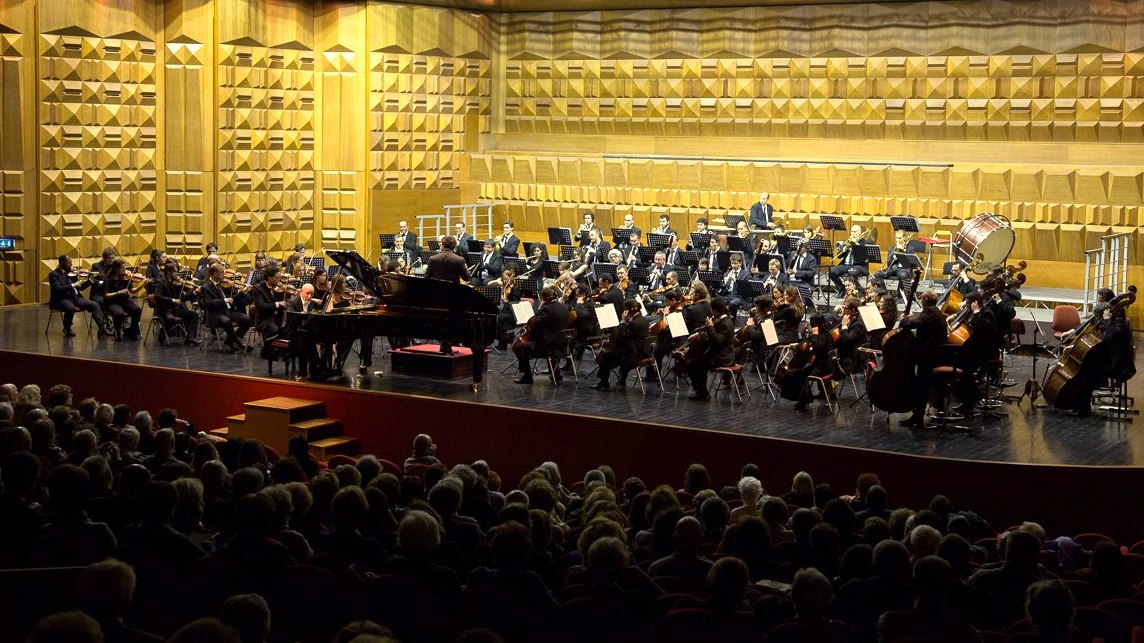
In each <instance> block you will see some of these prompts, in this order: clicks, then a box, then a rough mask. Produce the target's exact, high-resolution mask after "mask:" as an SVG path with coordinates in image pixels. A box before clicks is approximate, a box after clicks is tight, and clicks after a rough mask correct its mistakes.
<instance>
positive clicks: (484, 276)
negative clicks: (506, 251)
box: [472, 239, 504, 286]
mask: <svg viewBox="0 0 1144 643" xmlns="http://www.w3.org/2000/svg"><path fill="white" fill-rule="evenodd" d="M502 272H504V257H502V256H501V254H500V253H499V252H494V251H493V240H492V239H489V240H488V241H485V247H484V252H483V253H482V254H481V260H480V262H479V263H478V264H477V267H476V269H475V271H474V272H473V279H472V284H473V285H474V286H485V285H487V284H489V283H491V282H494V281H496V280H498V279H500V276H501V273H502Z"/></svg>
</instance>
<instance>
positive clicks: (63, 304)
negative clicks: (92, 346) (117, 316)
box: [48, 255, 108, 337]
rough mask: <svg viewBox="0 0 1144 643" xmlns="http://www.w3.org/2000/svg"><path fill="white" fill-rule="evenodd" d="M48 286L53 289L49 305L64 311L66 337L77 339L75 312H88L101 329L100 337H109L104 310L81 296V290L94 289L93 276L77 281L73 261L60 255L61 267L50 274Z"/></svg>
mask: <svg viewBox="0 0 1144 643" xmlns="http://www.w3.org/2000/svg"><path fill="white" fill-rule="evenodd" d="M48 285H49V286H50V287H51V298H50V299H49V300H48V304H49V305H50V306H51V308H52V309H53V310H60V311H63V316H64V337H75V333H74V332H72V320H73V319H74V318H75V311H76V310H77V309H79V310H86V311H87V312H88V313H90V314H91V318H92V319H93V320H94V321H95V325H96V328H98V329H99V336H100V337H107V336H108V333H107V331H106V330H104V329H103V308H102V307H100V305H99V304H98V303H96V302H94V301H92V300H90V299H85V298H84V297H83V295H81V294H79V292H80V291H81V290H84V289H86V288H91V287H92V282H91V276H90V275H88V276H85V277H83V278H81V279H80V280H79V281H76V280H75V275H74V274H73V273H72V261H71V258H70V257H68V256H67V255H60V258H59V266H58V267H57V268H56V269H55V270H53V271H51V272H50V273H48Z"/></svg>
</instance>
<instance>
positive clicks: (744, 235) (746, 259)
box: [735, 221, 755, 266]
mask: <svg viewBox="0 0 1144 643" xmlns="http://www.w3.org/2000/svg"><path fill="white" fill-rule="evenodd" d="M735 236H737V237H739V238H740V239H742V242H741V243H742V245H743V249H742V251H741V252H742V253H743V263H744V265H747V266H749V265H751V264H752V263H754V261H755V233H753V232H751V229H750V228H749V227H748V226H747V222H746V221H740V222H738V223H736V224H735Z"/></svg>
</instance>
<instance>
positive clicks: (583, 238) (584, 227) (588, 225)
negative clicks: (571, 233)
mask: <svg viewBox="0 0 1144 643" xmlns="http://www.w3.org/2000/svg"><path fill="white" fill-rule="evenodd" d="M593 230H594V231H595V232H596V235H597V239H598V238H599V235H600V226H598V225H596V213H595V212H592V211H591V210H585V211H584V222H583V223H581V224H580V227H579V228H577V229H576V237H575V238H574V239H573V241H574V242H575V243H576V244H578V245H579V246H580V247H581V248H583V247H584V246H587V245H588V244H589V243H591V234H592V231H593Z"/></svg>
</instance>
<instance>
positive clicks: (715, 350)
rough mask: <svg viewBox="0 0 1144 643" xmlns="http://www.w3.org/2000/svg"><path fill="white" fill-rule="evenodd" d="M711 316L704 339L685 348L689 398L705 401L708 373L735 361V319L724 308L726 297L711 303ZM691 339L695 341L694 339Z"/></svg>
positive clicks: (706, 323) (704, 331) (708, 395)
mask: <svg viewBox="0 0 1144 643" xmlns="http://www.w3.org/2000/svg"><path fill="white" fill-rule="evenodd" d="M711 312H712V316H711V317H708V318H707V320H706V322H705V323H704V325H703V327H702V329H703V333H704V334H705V335H706V342H705V343H703V344H702V345H701V346H700V347H697V348H696V349H695V350H696V351H697V352H698V354H696V355H693V354H692V353H691V351H688V356H687V375H688V377H689V378H690V379H691V390H692V393H691V395H689V396H688V399H692V400H698V401H701V402H705V401H707V400H709V399H711V396H710V394H709V393H708V391H707V373H708V372H709V371H710V370H711V369H712V368H715V367H716V366H726V365H728V364H731V363H732V362H734V361H735V351H734V348H733V347H732V340H733V339H734V338H735V322H734V321H732V319H731V316H730V315H729V314H728V312H729V311H728V310H727V300H725V299H723V298H722V297H716V298H715V299H714V301H712V302H711ZM693 341H694V340H693Z"/></svg>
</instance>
